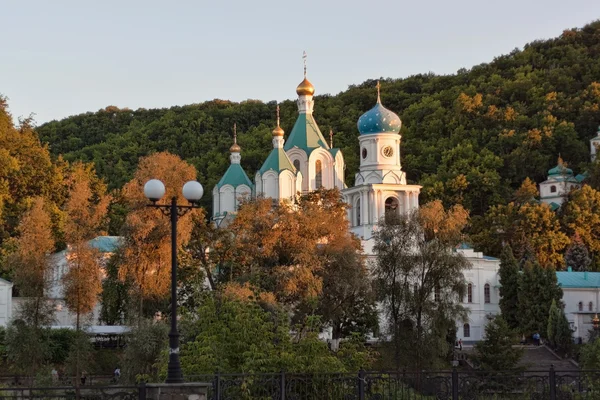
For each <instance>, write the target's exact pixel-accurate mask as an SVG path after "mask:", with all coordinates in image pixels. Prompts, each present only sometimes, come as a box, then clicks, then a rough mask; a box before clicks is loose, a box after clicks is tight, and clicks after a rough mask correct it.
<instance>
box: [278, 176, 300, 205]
mask: <svg viewBox="0 0 600 400" xmlns="http://www.w3.org/2000/svg"><path fill="white" fill-rule="evenodd" d="M295 195H296V176H295V175H294V173H293V172H291V171H288V170H284V171H281V173H280V174H279V199H281V200H284V199H287V200H291V199H292V198H293V197H294V196H295Z"/></svg>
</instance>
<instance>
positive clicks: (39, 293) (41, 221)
mask: <svg viewBox="0 0 600 400" xmlns="http://www.w3.org/2000/svg"><path fill="white" fill-rule="evenodd" d="M51 225H52V224H51V221H50V215H49V213H48V212H47V210H46V202H45V201H44V199H43V198H41V197H37V198H35V199H34V200H33V203H32V205H31V208H30V209H29V210H28V211H27V212H25V214H24V215H23V217H22V218H21V221H20V222H19V225H18V227H17V232H18V234H19V235H18V237H16V238H15V239H14V241H13V243H12V246H13V247H14V251H13V252H12V253H11V255H10V256H9V257H8V263H9V266H10V268H11V269H12V271H13V279H14V283H15V289H16V290H17V291H18V293H19V295H20V297H22V298H24V299H23V300H22V302H21V305H20V308H19V310H18V313H17V315H16V317H17V318H16V319H15V320H13V321H12V323H11V324H10V325H9V327H8V329H7V335H6V336H7V338H6V345H7V351H8V358H9V359H10V360H11V361H12V362H13V363H15V365H17V367H18V368H19V369H20V370H21V371H23V372H25V374H26V375H27V376H28V377H29V379H31V380H32V379H33V377H34V376H35V374H36V373H37V371H38V370H39V368H40V367H41V366H42V365H43V364H44V362H45V361H46V357H47V355H48V351H49V348H48V345H47V343H46V341H45V340H44V327H46V326H48V325H49V324H50V323H51V322H52V320H53V317H54V304H52V302H50V301H49V299H48V298H47V290H48V289H49V286H50V279H51V276H52V272H53V267H54V266H53V265H52V263H51V256H52V251H53V250H54V240H53V236H52V226H51Z"/></svg>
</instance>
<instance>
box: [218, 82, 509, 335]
mask: <svg viewBox="0 0 600 400" xmlns="http://www.w3.org/2000/svg"><path fill="white" fill-rule="evenodd" d="M296 93H297V95H298V100H297V105H298V117H297V119H296V122H295V124H294V126H293V128H292V130H291V132H290V134H289V136H288V138H287V140H285V139H284V135H285V132H284V131H283V129H282V128H281V126H280V123H279V108H278V109H277V126H276V128H275V129H274V130H273V133H272V135H273V140H272V143H273V149H272V150H271V152H270V154H269V155H268V157H267V159H266V160H265V161H264V163H263V165H262V166H261V168H260V169H259V170H258V171H257V172H256V175H255V177H254V183H251V181H250V179H249V178H248V176H247V175H246V173H245V172H244V170H243V168H242V167H241V165H240V159H241V156H240V154H241V148H240V147H239V146H238V145H237V140H236V136H235V132H234V144H233V145H232V147H231V148H230V153H231V155H230V160H231V165H230V166H229V168H228V169H227V171H226V173H225V174H224V175H223V177H222V178H221V180H220V181H219V183H218V184H217V185H216V186H215V187H214V189H213V192H212V194H213V215H212V218H213V220H214V221H216V222H217V224H220V223H221V222H222V221H223V220H226V219H227V218H232V217H233V216H234V215H235V212H236V211H237V208H238V205H239V203H240V201H241V200H242V199H243V198H245V197H247V196H249V195H250V196H253V197H257V196H260V197H266V198H271V199H273V201H274V202H280V201H293V199H294V196H296V195H297V194H298V193H306V192H309V191H312V190H316V189H318V188H320V187H324V188H326V189H333V188H338V189H340V191H341V192H342V196H343V199H344V201H345V202H346V203H348V204H349V205H350V207H349V209H348V216H347V217H348V221H349V223H350V227H351V230H352V232H353V233H355V234H356V235H357V236H358V237H360V238H361V239H362V245H363V250H364V252H365V254H366V255H367V256H372V255H373V250H372V249H373V242H374V240H373V231H374V230H375V229H376V226H377V222H378V221H379V219H380V218H381V217H383V216H384V215H386V213H389V212H397V213H407V212H410V211H412V210H415V209H417V208H418V207H419V193H420V190H421V186H419V185H409V184H407V181H406V173H405V172H404V171H403V170H402V160H401V157H400V141H401V139H402V137H401V135H400V128H401V126H402V122H401V121H400V117H398V115H397V114H395V113H394V112H392V111H390V110H388V109H387V108H385V107H384V106H383V104H382V102H381V96H380V85H379V83H378V84H377V101H376V103H375V105H374V106H373V108H371V109H370V110H369V111H367V112H366V113H364V114H363V115H362V116H361V117H360V118H359V120H358V122H357V128H358V131H359V133H360V135H359V138H358V140H359V145H360V147H359V148H360V150H359V151H360V166H359V171H358V172H357V173H356V175H355V183H354V186H353V187H346V186H345V184H344V171H345V163H344V156H343V154H342V152H341V150H340V149H337V148H333V146H332V143H331V141H330V143H327V141H326V140H325V138H324V137H323V134H322V133H321V130H320V129H319V126H318V124H317V122H316V120H315V118H314V116H313V110H314V98H313V97H314V93H315V88H314V86H313V85H312V84H311V83H310V82H309V81H308V79H307V78H306V71H305V75H304V80H303V81H302V82H301V83H300V84H299V85H298V87H297V88H296ZM457 251H458V252H461V253H462V254H463V255H464V256H465V257H466V258H467V260H468V261H469V262H470V263H471V266H472V268H471V269H470V270H468V271H465V279H466V281H467V285H468V295H467V296H466V297H465V299H464V301H463V303H464V306H465V307H467V308H468V309H469V310H470V316H469V321H468V322H467V323H464V324H463V322H460V323H457V337H458V338H461V339H463V342H469V341H477V340H481V339H482V336H483V332H484V326H485V323H486V321H487V318H486V317H487V316H488V315H490V314H497V313H498V312H499V283H498V281H499V278H498V268H499V265H500V261H499V260H498V259H496V258H492V257H487V256H484V255H483V254H482V253H478V252H475V251H474V250H473V249H471V248H469V247H467V246H463V247H462V248H459V249H457Z"/></svg>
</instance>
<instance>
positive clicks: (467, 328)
mask: <svg viewBox="0 0 600 400" xmlns="http://www.w3.org/2000/svg"><path fill="white" fill-rule="evenodd" d="M463 337H471V325H469V324H464V325H463Z"/></svg>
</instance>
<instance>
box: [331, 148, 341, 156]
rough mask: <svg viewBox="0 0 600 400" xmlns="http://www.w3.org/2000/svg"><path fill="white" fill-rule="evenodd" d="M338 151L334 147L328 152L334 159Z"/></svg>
mask: <svg viewBox="0 0 600 400" xmlns="http://www.w3.org/2000/svg"><path fill="white" fill-rule="evenodd" d="M339 151H340V149H339V148H337V147H335V148H333V149H329V152H330V153H331V155H332V156H333V158H334V159H335V156H336V155H337V153H339Z"/></svg>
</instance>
